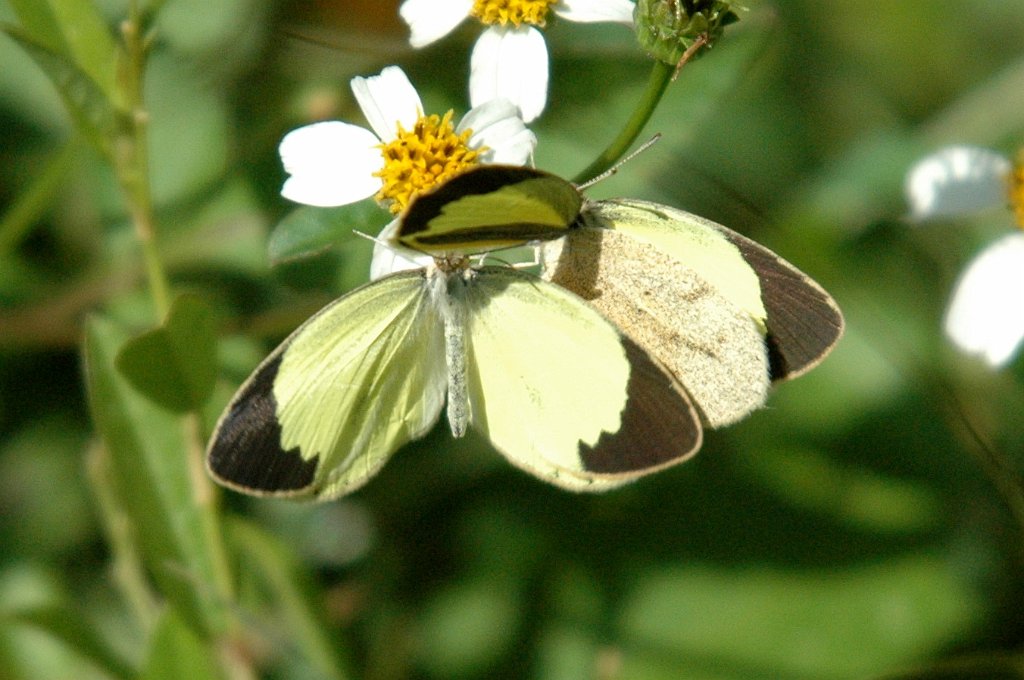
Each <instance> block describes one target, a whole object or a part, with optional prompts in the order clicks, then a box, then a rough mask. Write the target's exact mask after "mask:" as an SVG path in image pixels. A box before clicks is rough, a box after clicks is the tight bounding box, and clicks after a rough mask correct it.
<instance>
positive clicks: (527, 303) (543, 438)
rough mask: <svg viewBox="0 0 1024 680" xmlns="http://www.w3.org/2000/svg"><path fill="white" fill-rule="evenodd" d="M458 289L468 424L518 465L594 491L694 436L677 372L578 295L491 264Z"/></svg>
mask: <svg viewBox="0 0 1024 680" xmlns="http://www.w3.org/2000/svg"><path fill="white" fill-rule="evenodd" d="M457 296H458V297H459V298H461V301H462V302H463V303H464V304H465V305H466V309H467V313H466V315H465V316H466V319H467V338H468V348H469V361H468V366H469V376H468V386H469V395H470V404H471V411H472V413H471V422H472V424H473V426H474V427H475V428H476V429H477V430H479V431H480V432H481V434H483V435H485V436H486V437H487V438H488V439H489V440H490V441H491V443H492V444H493V445H494V447H495V448H497V449H498V450H499V451H501V452H502V453H503V454H504V455H505V456H506V457H507V458H508V459H509V460H510V461H511V462H512V463H513V464H515V465H517V466H519V467H521V468H523V469H525V470H527V471H528V472H531V473H532V474H534V475H536V476H538V477H541V478H543V479H547V480H548V481H550V482H552V483H554V484H556V485H559V486H562V487H565V488H568V489H572V490H577V491H583V490H589V491H596V490H601V489H606V488H611V487H614V486H619V485H621V484H623V483H625V482H628V481H630V480H632V479H635V478H636V477H639V476H640V475H642V474H645V473H647V472H651V471H653V470H655V469H659V468H661V467H665V466H667V465H670V464H672V463H674V462H678V461H680V460H683V459H685V458H686V457H688V456H689V455H690V454H691V453H693V452H694V451H695V450H696V449H697V448H698V447H699V446H700V440H701V433H700V422H699V419H698V418H697V416H696V414H695V412H694V411H693V407H692V406H691V405H690V403H689V400H688V399H687V397H686V394H685V392H684V391H683V390H682V388H681V387H680V386H679V384H678V383H677V381H676V380H675V379H674V378H673V377H672V376H671V374H670V373H668V372H667V371H666V370H665V369H664V368H663V367H661V366H660V364H657V363H656V362H655V361H654V360H652V359H651V358H650V357H648V356H647V355H646V353H644V352H643V351H642V350H641V349H640V348H638V347H637V346H636V345H634V344H633V343H632V342H631V341H629V340H628V339H627V338H625V337H624V336H623V335H622V334H621V333H619V332H618V331H617V330H616V329H615V327H614V326H613V325H612V324H610V323H609V322H608V321H607V320H605V319H604V318H603V317H602V316H601V315H600V314H599V313H597V312H596V311H595V310H594V309H592V308H591V307H590V306H589V305H587V304H586V303H585V302H584V301H583V300H581V299H580V298H578V297H577V296H576V295H574V294H572V293H570V292H568V291H566V290H564V289H562V288H560V287H558V286H555V285H553V284H550V283H547V282H544V281H541V280H538V279H537V278H536V277H533V276H530V275H528V274H525V273H521V272H517V271H515V270H512V269H509V268H497V267H486V268H484V269H483V270H481V271H480V272H478V273H477V275H476V276H475V277H474V278H473V279H472V280H471V281H469V282H468V284H467V285H466V286H465V287H464V289H463V290H462V291H461V292H459V293H457Z"/></svg>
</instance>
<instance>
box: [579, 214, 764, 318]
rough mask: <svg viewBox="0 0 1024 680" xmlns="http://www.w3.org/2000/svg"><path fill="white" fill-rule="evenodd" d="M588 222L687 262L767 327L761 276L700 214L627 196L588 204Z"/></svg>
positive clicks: (713, 225) (710, 222)
mask: <svg viewBox="0 0 1024 680" xmlns="http://www.w3.org/2000/svg"><path fill="white" fill-rule="evenodd" d="M582 218H583V221H584V223H586V224H588V225H590V226H595V227H602V228H605V229H615V230H618V231H622V232H623V233H625V234H628V235H629V236H631V237H632V238H634V239H637V240H640V241H645V242H647V243H650V244H651V245H653V246H654V247H655V248H657V249H658V250H660V251H661V252H663V253H665V254H666V255H668V256H669V257H671V258H673V259H674V260H677V261H679V262H683V263H685V264H686V266H687V267H689V268H690V269H692V270H693V271H694V272H696V274H697V275H698V276H700V277H701V278H703V279H704V280H706V281H708V282H709V283H710V284H711V285H712V286H714V287H715V288H717V289H718V290H719V291H720V292H721V294H722V295H723V296H725V298H726V299H728V300H730V301H731V302H732V303H733V304H734V305H736V306H737V307H739V308H740V309H743V310H745V311H746V312H747V313H748V314H750V316H751V318H753V319H754V320H755V321H756V322H757V323H758V324H760V325H761V327H762V328H764V322H765V318H766V317H767V312H766V311H765V308H764V303H763V302H762V300H761V284H760V281H759V280H758V276H757V272H755V271H754V269H753V268H752V267H751V266H750V264H748V263H747V261H746V259H745V258H744V257H743V253H742V252H741V251H740V249H739V248H738V247H737V246H736V245H735V244H734V243H732V242H731V241H730V240H729V239H728V238H727V236H726V234H725V233H723V232H722V231H721V229H722V227H721V226H720V225H718V224H716V223H714V222H712V221H711V220H707V219H705V218H703V217H701V216H700V215H694V214H693V213H688V212H686V211H685V210H679V209H677V208H672V207H670V206H667V205H660V204H658V203H650V202H648V201H639V200H634V199H627V198H618V199H612V200H607V201H596V202H591V203H588V204H587V205H586V207H585V208H584V210H583V213H582Z"/></svg>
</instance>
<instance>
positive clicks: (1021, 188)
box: [1010, 149, 1024, 229]
mask: <svg viewBox="0 0 1024 680" xmlns="http://www.w3.org/2000/svg"><path fill="white" fill-rule="evenodd" d="M1010 207H1012V208H1013V215H1014V217H1015V218H1016V220H1017V226H1018V227H1020V228H1021V229H1024V149H1021V150H1020V151H1019V152H1018V153H1017V162H1016V163H1014V164H1013V169H1012V170H1011V171H1010Z"/></svg>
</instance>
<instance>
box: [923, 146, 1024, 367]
mask: <svg viewBox="0 0 1024 680" xmlns="http://www.w3.org/2000/svg"><path fill="white" fill-rule="evenodd" d="M906 191H907V200H908V202H909V203H910V206H911V216H912V217H913V218H915V219H919V220H921V219H929V218H936V217H950V216H956V215H965V214H969V213H971V212H976V211H979V210H984V209H986V208H992V207H995V206H1000V205H1001V206H1004V207H1005V206H1006V204H1007V203H1008V202H1009V203H1010V204H1012V206H1013V207H1014V210H1015V213H1016V214H1017V217H1018V221H1022V218H1024V169H1022V168H1021V167H1020V166H1017V167H1015V166H1014V164H1013V163H1011V162H1010V160H1009V159H1007V158H1005V157H1003V156H1001V155H999V154H997V153H996V152H994V151H989V150H988V149H981V148H978V147H971V146H951V147H948V148H945V149H942V150H940V151H938V152H936V153H935V154H932V155H931V156H928V157H926V158H924V159H923V160H921V161H920V162H918V163H917V164H916V165H914V167H913V168H911V170H910V172H909V173H908V175H907V184H906ZM1020 226H1021V227H1022V228H1024V224H1021V225H1020ZM944 328H945V331H946V335H947V336H948V337H949V338H950V340H952V341H953V343H954V344H955V345H956V346H957V347H959V348H960V349H961V350H962V351H964V352H966V353H968V354H973V355H976V356H979V357H981V358H982V359H984V360H985V361H986V362H987V363H988V364H989V365H990V366H991V367H993V368H999V367H1001V366H1004V365H1005V364H1007V363H1008V362H1009V361H1010V360H1011V359H1013V357H1014V356H1015V354H1016V353H1017V351H1018V350H1019V349H1020V347H1021V345H1022V344H1024V233H1021V232H1018V233H1014V234H1010V235H1008V236H1004V237H1003V238H1001V239H999V240H998V241H996V242H995V243H993V244H992V245H990V246H988V247H986V248H985V249H984V250H982V252H981V253H980V254H978V255H977V256H975V258H974V259H973V260H972V261H971V262H970V264H968V266H967V269H965V270H964V272H963V273H962V274H961V275H960V278H959V280H958V281H957V283H956V286H955V288H954V290H953V296H952V299H951V301H950V305H949V309H948V310H947V311H946V318H945V322H944Z"/></svg>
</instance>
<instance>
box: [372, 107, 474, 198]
mask: <svg viewBox="0 0 1024 680" xmlns="http://www.w3.org/2000/svg"><path fill="white" fill-rule="evenodd" d="M472 132H473V131H472V130H463V131H462V132H461V133H458V134H456V132H455V127H454V126H453V125H452V112H451V111H449V112H448V113H446V114H444V117H443V118H442V117H440V116H437V115H432V116H420V118H419V120H417V121H416V124H415V125H413V126H412V130H405V129H404V128H402V126H401V125H399V126H398V135H397V136H396V137H395V139H393V140H392V141H390V142H387V143H386V144H381V154H382V155H383V156H384V167H383V168H381V169H380V170H379V171H378V172H375V173H374V177H380V178H381V181H382V182H383V186H381V189H380V191H378V192H377V195H376V197H375V198H376V199H377V201H378V202H379V203H381V204H382V205H385V206H387V207H388V208H389V209H390V210H391V212H392V214H395V215H397V214H398V213H400V212H402V211H403V210H405V207H406V206H407V205H409V202H410V201H411V200H412V199H413V197H414V196H416V194H418V193H420V192H422V191H425V190H427V189H430V188H431V187H433V186H434V185H436V184H440V183H441V182H444V181H447V180H448V179H451V178H452V177H454V176H455V175H457V174H459V173H460V172H463V171H464V170H468V169H469V168H471V167H473V166H474V165H479V163H480V154H481V153H483V152H484V151H486V150H487V147H485V146H480V147H477V148H476V149H470V148H469V137H470V135H471V134H472Z"/></svg>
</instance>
